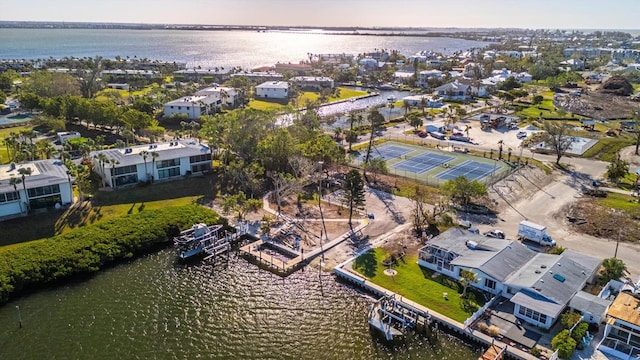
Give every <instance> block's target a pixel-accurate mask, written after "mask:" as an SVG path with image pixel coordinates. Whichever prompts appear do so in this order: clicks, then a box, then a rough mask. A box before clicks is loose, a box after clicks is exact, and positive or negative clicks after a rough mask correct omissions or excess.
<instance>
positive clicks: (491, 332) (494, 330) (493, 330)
mask: <svg viewBox="0 0 640 360" xmlns="http://www.w3.org/2000/svg"><path fill="white" fill-rule="evenodd" d="M487 333H488V334H489V336H493V337H496V336H498V335H500V328H499V327H497V326H495V325H491V326H489V328H488V329H487Z"/></svg>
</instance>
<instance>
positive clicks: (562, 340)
mask: <svg viewBox="0 0 640 360" xmlns="http://www.w3.org/2000/svg"><path fill="white" fill-rule="evenodd" d="M576 345H577V343H576V341H575V340H574V339H573V338H572V337H571V334H570V333H569V330H568V329H565V330H562V331H560V332H559V333H558V334H557V335H556V336H554V337H553V339H552V340H551V348H552V349H553V350H558V356H560V357H561V358H563V359H568V358H569V357H571V354H572V353H573V351H574V350H575V349H576Z"/></svg>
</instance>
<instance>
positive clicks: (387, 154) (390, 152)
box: [359, 144, 414, 160]
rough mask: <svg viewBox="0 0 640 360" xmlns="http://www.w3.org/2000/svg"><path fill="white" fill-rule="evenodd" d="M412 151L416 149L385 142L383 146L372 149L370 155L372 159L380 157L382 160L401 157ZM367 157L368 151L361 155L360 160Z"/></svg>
mask: <svg viewBox="0 0 640 360" xmlns="http://www.w3.org/2000/svg"><path fill="white" fill-rule="evenodd" d="M412 151H414V150H413V149H407V148H406V147H401V146H395V145H388V144H385V145H382V146H375V147H373V149H372V150H371V155H370V156H371V158H372V159H376V158H380V159H382V160H391V159H394V158H399V157H401V156H403V155H406V154H408V153H410V152H412ZM365 157H366V153H363V154H361V155H360V156H359V158H360V160H364V158H365Z"/></svg>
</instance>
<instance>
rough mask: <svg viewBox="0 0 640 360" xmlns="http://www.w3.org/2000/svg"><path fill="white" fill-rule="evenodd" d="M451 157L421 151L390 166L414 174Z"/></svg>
mask: <svg viewBox="0 0 640 360" xmlns="http://www.w3.org/2000/svg"><path fill="white" fill-rule="evenodd" d="M453 159H454V157H453V156H446V155H440V154H433V153H423V154H420V155H418V156H414V157H412V158H410V159H407V160H404V161H401V162H399V163H397V164H394V165H392V166H391V168H392V169H396V170H404V171H410V172H412V173H415V174H422V173H425V172H427V171H429V170H431V169H433V168H435V167H438V166H440V165H442V164H444V163H446V162H449V161H451V160H453Z"/></svg>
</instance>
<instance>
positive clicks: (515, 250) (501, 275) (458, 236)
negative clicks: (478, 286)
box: [427, 228, 536, 281]
mask: <svg viewBox="0 0 640 360" xmlns="http://www.w3.org/2000/svg"><path fill="white" fill-rule="evenodd" d="M429 245H435V246H438V247H439V248H442V249H446V250H447V251H449V252H453V253H456V254H458V255H459V256H458V257H457V258H456V259H455V260H453V261H452V262H451V264H452V265H456V266H461V267H467V268H473V269H478V270H480V271H482V272H483V273H485V274H487V275H489V276H491V277H492V278H494V279H496V280H498V281H504V280H505V279H506V278H507V277H508V275H509V274H511V273H512V272H514V271H516V270H517V269H519V268H520V267H521V266H522V265H523V264H525V263H526V262H527V261H528V259H530V258H532V257H533V256H534V255H535V254H536V253H535V252H534V251H533V250H530V249H528V248H527V247H525V246H523V245H522V244H520V243H518V242H516V241H512V240H503V239H495V238H490V237H486V236H482V235H478V234H473V233H471V232H469V231H467V230H462V229H460V228H451V229H449V230H447V231H445V232H443V233H442V234H440V235H438V236H437V237H435V238H433V239H431V240H430V241H429V244H428V245H427V246H429Z"/></svg>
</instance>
